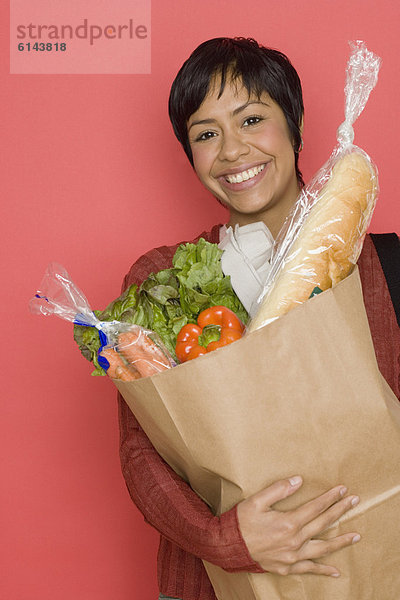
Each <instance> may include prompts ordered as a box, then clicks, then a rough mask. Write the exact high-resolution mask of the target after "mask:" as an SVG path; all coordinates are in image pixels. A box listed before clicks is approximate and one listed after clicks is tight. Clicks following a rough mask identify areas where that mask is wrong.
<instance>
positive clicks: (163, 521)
mask: <svg viewBox="0 0 400 600" xmlns="http://www.w3.org/2000/svg"><path fill="white" fill-rule="evenodd" d="M119 423H120V436H121V438H120V439H121V443H120V457H121V466H122V472H123V475H124V477H125V481H126V485H127V487H128V490H129V493H130V495H131V498H132V500H133V501H134V503H135V504H136V506H137V507H138V509H139V510H140V511H141V513H142V514H143V515H144V517H145V519H146V521H147V522H148V523H150V524H151V525H152V526H153V527H155V528H156V529H157V530H158V531H159V532H160V533H161V534H162V535H163V536H164V537H166V538H167V539H168V540H170V541H172V542H174V543H175V544H177V545H178V546H179V547H181V548H183V549H184V550H186V551H187V552H190V553H191V554H194V555H195V556H197V557H199V558H201V559H204V560H207V561H208V562H210V563H213V564H216V565H218V566H220V567H222V568H223V569H225V570H227V571H250V572H253V573H258V572H262V569H261V567H260V566H259V565H258V564H257V563H256V562H255V561H254V560H253V559H252V558H251V556H250V554H249V552H248V550H247V546H246V544H245V542H244V540H243V538H242V536H241V533H240V529H239V526H238V521H237V510H236V507H234V508H232V509H231V510H230V511H228V512H226V513H224V514H223V515H221V516H220V517H215V516H214V515H213V514H212V512H211V510H210V509H209V507H208V506H207V505H206V504H205V503H204V502H203V501H202V500H201V499H200V498H199V497H198V496H197V494H196V493H195V492H194V491H193V490H192V489H191V487H190V486H189V485H188V484H187V483H186V482H184V481H183V480H182V479H181V478H180V477H179V476H178V475H177V474H176V473H175V472H174V471H173V470H172V469H171V467H169V465H167V463H166V462H165V461H164V460H163V459H162V458H161V457H160V456H159V454H158V453H157V452H156V450H155V449H154V447H153V445H152V444H151V442H150V441H149V439H148V437H147V436H146V434H145V433H144V431H143V430H142V428H141V427H140V425H139V423H138V422H137V420H136V419H135V417H134V415H133V414H132V412H131V410H130V409H129V407H128V406H127V404H126V402H125V401H124V400H123V398H122V397H121V396H119Z"/></svg>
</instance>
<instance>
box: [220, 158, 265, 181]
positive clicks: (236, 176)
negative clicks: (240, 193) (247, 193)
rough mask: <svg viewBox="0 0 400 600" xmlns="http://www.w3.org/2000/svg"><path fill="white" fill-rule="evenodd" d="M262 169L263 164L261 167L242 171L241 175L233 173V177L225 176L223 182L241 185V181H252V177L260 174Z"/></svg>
mask: <svg viewBox="0 0 400 600" xmlns="http://www.w3.org/2000/svg"><path fill="white" fill-rule="evenodd" d="M264 167H265V163H264V164H263V165H258V167H253V168H252V169H247V171H242V172H241V173H235V174H234V175H225V180H226V181H227V182H228V183H242V182H243V181H248V180H249V179H253V177H255V176H256V175H258V174H259V173H261V171H262V170H263V169H264Z"/></svg>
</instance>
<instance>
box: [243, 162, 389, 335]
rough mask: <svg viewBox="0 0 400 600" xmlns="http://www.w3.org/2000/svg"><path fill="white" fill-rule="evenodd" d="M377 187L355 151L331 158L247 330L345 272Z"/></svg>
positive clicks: (371, 170)
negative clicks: (325, 175) (326, 174)
mask: <svg viewBox="0 0 400 600" xmlns="http://www.w3.org/2000/svg"><path fill="white" fill-rule="evenodd" d="M377 192H378V183H377V173H376V171H375V168H374V167H373V165H372V163H371V161H370V160H369V159H368V157H367V156H366V155H365V154H364V153H362V152H360V151H352V152H350V153H346V154H344V155H343V156H342V157H341V158H339V159H338V160H337V162H336V163H335V164H334V166H333V168H332V171H331V174H330V177H329V179H328V181H327V183H326V184H325V185H324V186H323V188H322V189H321V191H320V192H319V195H318V196H319V197H318V200H317V201H316V202H315V203H314V205H313V206H312V207H311V209H310V211H309V214H308V215H307V217H306V219H305V221H304V223H303V224H302V226H301V227H300V229H299V231H298V234H297V236H296V238H295V239H294V241H293V243H292V244H291V246H290V247H289V250H288V255H287V257H286V258H285V260H284V261H283V263H282V265H281V267H280V269H279V270H278V272H277V274H276V277H275V279H274V282H273V283H272V285H271V287H270V289H269V290H268V291H267V293H266V295H265V297H264V298H263V299H262V301H261V303H260V307H259V309H258V312H257V313H256V315H255V317H254V319H253V320H252V321H251V323H250V325H249V327H248V331H249V332H250V331H254V330H255V329H258V328H259V327H262V326H263V325H266V324H267V323H270V322H271V321H273V320H275V319H276V318H278V317H280V316H282V315H283V314H285V313H286V312H288V311H289V310H291V309H292V308H294V307H295V306H296V305H298V304H300V303H302V302H304V301H305V300H307V299H308V298H309V297H310V296H311V294H312V292H313V290H314V289H315V287H318V288H320V290H321V291H325V290H326V289H328V288H330V287H332V286H333V285H335V284H336V283H338V282H339V281H341V280H342V279H344V278H345V277H346V276H347V275H349V274H350V272H351V270H352V269H353V267H354V265H355V263H356V262H357V260H358V257H359V255H360V253H361V249H362V243H363V240H364V236H365V234H366V231H367V228H368V225H369V223H370V220H371V216H372V212H373V209H374V206H375V200H376V196H377Z"/></svg>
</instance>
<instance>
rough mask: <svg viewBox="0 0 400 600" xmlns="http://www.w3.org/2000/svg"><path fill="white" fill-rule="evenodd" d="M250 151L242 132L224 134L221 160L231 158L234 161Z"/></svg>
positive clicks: (220, 153)
mask: <svg viewBox="0 0 400 600" xmlns="http://www.w3.org/2000/svg"><path fill="white" fill-rule="evenodd" d="M248 152H249V147H248V145H247V144H246V142H245V140H244V139H243V138H242V137H241V136H240V134H238V133H234V132H228V133H224V134H223V136H222V138H221V147H220V150H219V159H220V160H229V161H230V162H232V161H235V160H237V159H238V158H239V157H240V156H242V155H244V154H247V153H248Z"/></svg>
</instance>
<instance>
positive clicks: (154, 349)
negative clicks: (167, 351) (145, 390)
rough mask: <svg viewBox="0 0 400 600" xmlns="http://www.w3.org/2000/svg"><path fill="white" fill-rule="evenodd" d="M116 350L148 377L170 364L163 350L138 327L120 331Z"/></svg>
mask: <svg viewBox="0 0 400 600" xmlns="http://www.w3.org/2000/svg"><path fill="white" fill-rule="evenodd" d="M118 350H119V352H120V353H121V354H122V356H123V357H124V358H125V359H126V360H127V361H128V363H129V364H130V365H134V366H135V369H137V370H138V371H139V373H140V375H141V376H142V377H149V376H151V375H154V374H155V373H159V372H160V371H164V370H165V369H169V368H170V366H171V365H170V363H169V361H168V359H167V357H166V356H165V355H164V353H163V351H162V350H161V349H160V348H159V347H158V346H157V344H156V343H155V342H153V340H152V339H151V338H150V337H149V336H148V335H146V334H145V333H144V332H143V331H141V330H140V329H132V330H131V331H128V332H126V333H120V335H119V336H118Z"/></svg>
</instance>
